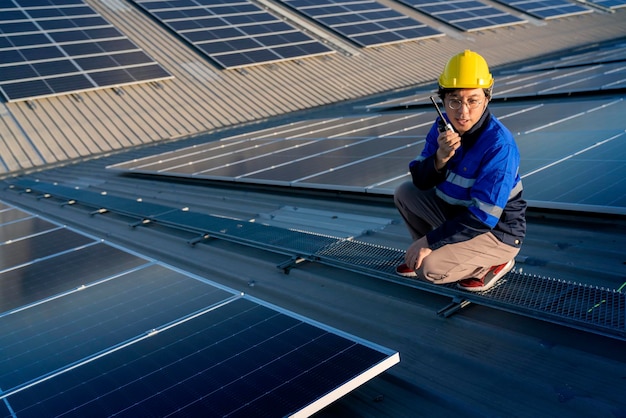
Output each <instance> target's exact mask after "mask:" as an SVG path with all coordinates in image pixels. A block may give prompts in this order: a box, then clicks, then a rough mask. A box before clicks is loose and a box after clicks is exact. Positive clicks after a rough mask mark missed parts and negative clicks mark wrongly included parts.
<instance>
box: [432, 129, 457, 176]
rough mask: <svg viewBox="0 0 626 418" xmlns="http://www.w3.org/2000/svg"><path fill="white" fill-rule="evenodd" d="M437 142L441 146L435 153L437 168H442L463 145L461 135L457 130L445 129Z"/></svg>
mask: <svg viewBox="0 0 626 418" xmlns="http://www.w3.org/2000/svg"><path fill="white" fill-rule="evenodd" d="M437 144H438V145H439V148H438V149H437V153H436V155H435V168H437V170H441V169H442V168H444V167H445V165H446V164H447V163H448V161H449V160H450V158H452V157H453V156H454V153H455V152H456V150H457V149H458V148H459V147H460V146H461V136H460V135H459V134H458V133H457V132H455V131H443V132H441V133H439V136H438V137H437Z"/></svg>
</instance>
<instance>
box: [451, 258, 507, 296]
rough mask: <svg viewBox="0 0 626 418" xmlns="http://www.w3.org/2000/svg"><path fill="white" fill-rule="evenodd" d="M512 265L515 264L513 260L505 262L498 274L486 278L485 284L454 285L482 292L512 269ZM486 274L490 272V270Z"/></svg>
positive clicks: (470, 290)
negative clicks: (474, 285)
mask: <svg viewBox="0 0 626 418" xmlns="http://www.w3.org/2000/svg"><path fill="white" fill-rule="evenodd" d="M513 266H515V260H511V261H509V262H508V263H506V266H504V268H503V269H502V270H500V271H499V272H498V274H496V275H495V276H493V277H492V278H491V279H489V280H486V282H487V284H486V285H484V286H477V287H465V286H461V285H460V284H458V283H457V285H456V287H458V288H459V289H463V290H467V291H469V292H484V291H485V290H489V289H491V288H492V287H493V286H495V284H496V283H497V282H498V280H500V279H501V278H503V277H504V276H505V275H506V274H507V273H508V272H509V271H511V269H513ZM487 274H491V272H490V273H487Z"/></svg>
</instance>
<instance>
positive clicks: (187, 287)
mask: <svg viewBox="0 0 626 418" xmlns="http://www.w3.org/2000/svg"><path fill="white" fill-rule="evenodd" d="M0 242H1V244H0V251H2V255H3V256H2V257H0V286H1V287H2V292H0V347H2V356H0V387H1V388H2V390H1V391H0V416H2V417H12V418H16V417H17V418H19V417H44V416H69V415H71V416H84V417H86V416H89V417H109V416H114V415H115V416H128V417H139V416H142V417H145V416H170V415H169V414H172V415H174V414H178V415H185V416H231V417H251V416H255V417H258V416H289V415H290V414H295V413H300V414H301V415H302V416H308V415H311V414H312V413H314V412H316V411H317V410H319V409H321V408H323V407H324V406H326V405H327V404H329V403H330V402H332V401H333V400H335V399H337V398H339V397H340V396H342V395H343V394H345V393H347V392H348V391H349V390H350V389H348V388H354V387H357V386H358V385H360V384H362V383H364V382H365V381H367V380H369V379H371V378H372V377H374V376H375V375H377V374H379V373H381V372H383V371H385V370H386V369H388V368H389V367H391V366H393V365H394V364H396V363H397V362H398V361H399V355H398V353H396V352H393V351H391V350H388V349H385V348H383V347H380V346H377V345H375V344H372V343H369V342H366V341H363V340H360V339H356V338H354V337H351V336H349V335H347V334H345V333H340V332H338V331H337V330H334V329H332V328H329V327H326V326H324V325H321V324H318V323H313V322H312V321H309V320H308V319H306V318H302V317H300V316H296V315H294V314H292V313H289V312H287V311H284V310H280V309H278V308H275V307H271V306H269V305H267V304H265V303H264V302H262V301H259V300H257V299H254V298H251V297H249V296H246V295H242V294H241V293H239V292H235V291H234V290H231V289H228V288H225V287H222V286H220V285H218V284H216V283H213V282H210V281H209V280H206V279H204V278H201V277H197V276H193V275H191V274H188V273H185V272H181V271H179V270H176V269H173V268H171V267H169V266H166V265H163V264H161V263H158V262H155V261H151V260H148V259H145V258H143V257H141V256H139V255H136V254H131V253H130V252H128V251H125V250H124V249H121V248H118V247H115V246H112V245H110V244H108V243H105V242H102V241H101V240H97V239H94V238H91V237H88V236H85V235H82V234H80V233H77V232H75V231H72V230H70V229H68V228H65V227H62V226H60V225H57V224H55V223H53V222H50V221H48V220H46V219H42V218H39V217H35V216H32V215H30V214H28V213H26V212H23V211H21V210H19V209H16V208H14V207H11V206H9V205H5V204H3V203H2V202H0Z"/></svg>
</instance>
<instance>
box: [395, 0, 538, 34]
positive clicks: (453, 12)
mask: <svg viewBox="0 0 626 418" xmlns="http://www.w3.org/2000/svg"><path fill="white" fill-rule="evenodd" d="M398 1H399V2H401V3H404V4H406V5H407V6H410V7H412V8H414V9H416V10H418V11H420V12H422V13H425V14H427V15H430V16H432V17H434V18H436V19H439V20H441V21H442V22H444V23H447V24H449V25H452V26H454V27H456V28H457V29H460V30H462V31H467V32H470V31H475V30H480V29H489V28H497V27H502V26H510V25H519V24H522V23H526V22H527V21H526V20H524V19H521V18H519V17H517V16H513V15H512V14H510V13H507V12H505V11H503V10H500V9H497V8H495V7H492V6H489V5H487V4H485V3H482V2H480V1H476V0H455V1H448V0H398Z"/></svg>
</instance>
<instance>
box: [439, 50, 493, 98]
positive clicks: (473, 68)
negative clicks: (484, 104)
mask: <svg viewBox="0 0 626 418" xmlns="http://www.w3.org/2000/svg"><path fill="white" fill-rule="evenodd" d="M439 85H440V86H441V87H442V88H444V89H480V88H485V89H487V88H490V87H491V86H493V77H492V76H491V73H489V66H487V61H485V59H484V58H483V57H481V56H480V55H478V54H477V53H476V52H472V51H470V50H469V49H466V50H465V51H463V52H461V53H460V54H457V55H455V56H453V57H452V58H450V61H448V63H447V64H446V66H445V68H444V69H443V73H441V76H439Z"/></svg>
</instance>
